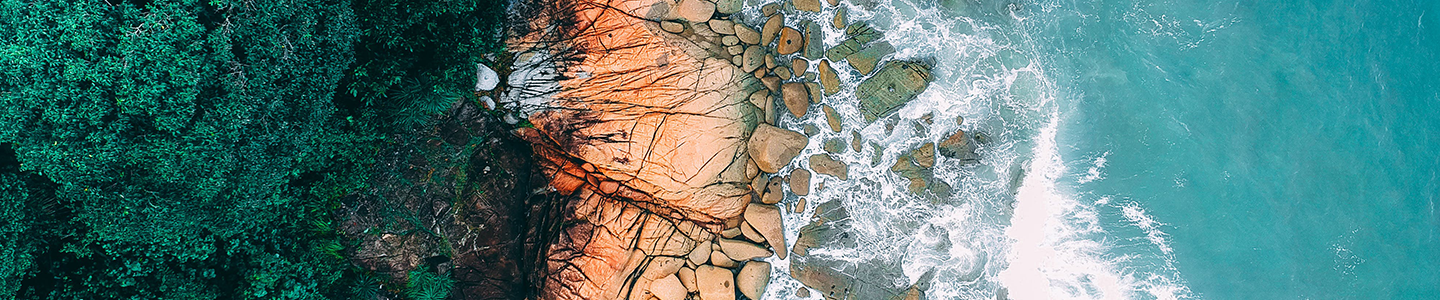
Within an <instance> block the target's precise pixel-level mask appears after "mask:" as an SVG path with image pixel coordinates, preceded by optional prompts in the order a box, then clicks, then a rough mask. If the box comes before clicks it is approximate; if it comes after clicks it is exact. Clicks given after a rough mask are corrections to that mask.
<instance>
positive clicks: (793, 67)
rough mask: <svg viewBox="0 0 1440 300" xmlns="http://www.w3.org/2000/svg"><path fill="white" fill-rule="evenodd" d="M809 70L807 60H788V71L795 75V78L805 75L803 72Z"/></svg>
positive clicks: (797, 58)
mask: <svg viewBox="0 0 1440 300" xmlns="http://www.w3.org/2000/svg"><path fill="white" fill-rule="evenodd" d="M809 69H810V61H808V60H805V59H803V58H799V57H796V58H794V59H791V60H790V71H791V72H792V73H795V76H800V74H805V71H806V70H809Z"/></svg>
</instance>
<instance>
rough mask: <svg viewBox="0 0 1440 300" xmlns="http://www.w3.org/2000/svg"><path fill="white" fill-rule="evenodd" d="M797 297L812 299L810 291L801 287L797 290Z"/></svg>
mask: <svg viewBox="0 0 1440 300" xmlns="http://www.w3.org/2000/svg"><path fill="white" fill-rule="evenodd" d="M795 297H800V298H810V289H808V288H804V287H801V288H800V289H797V290H795Z"/></svg>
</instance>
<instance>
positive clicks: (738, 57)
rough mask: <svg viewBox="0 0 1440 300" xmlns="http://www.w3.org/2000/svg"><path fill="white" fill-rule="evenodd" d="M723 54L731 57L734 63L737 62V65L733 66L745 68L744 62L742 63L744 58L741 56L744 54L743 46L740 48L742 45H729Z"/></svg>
mask: <svg viewBox="0 0 1440 300" xmlns="http://www.w3.org/2000/svg"><path fill="white" fill-rule="evenodd" d="M725 53H730V55H733V57H731V59H732V60H734V61H735V62H738V63H737V64H735V65H736V66H740V67H744V66H745V61H744V59H745V57H744V56H743V55H744V54H745V46H742V45H730V46H728V47H725Z"/></svg>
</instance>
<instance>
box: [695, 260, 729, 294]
mask: <svg viewBox="0 0 1440 300" xmlns="http://www.w3.org/2000/svg"><path fill="white" fill-rule="evenodd" d="M732 274H734V273H731V272H730V270H729V269H724V268H720V267H716V266H700V268H697V269H695V281H696V283H698V284H699V285H700V299H705V300H735V276H734V275H732Z"/></svg>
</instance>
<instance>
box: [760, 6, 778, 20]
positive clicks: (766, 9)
mask: <svg viewBox="0 0 1440 300" xmlns="http://www.w3.org/2000/svg"><path fill="white" fill-rule="evenodd" d="M779 11H780V3H770V4H766V5H765V6H761V7H760V14H763V15H765V16H766V17H769V16H771V15H774V14H775V13H776V12H779Z"/></svg>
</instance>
